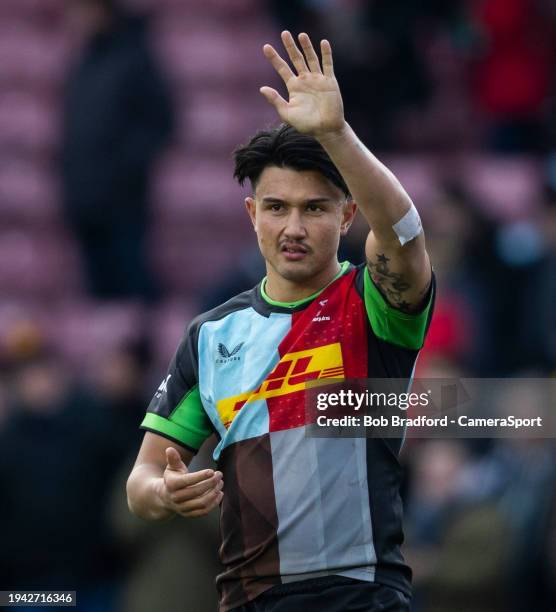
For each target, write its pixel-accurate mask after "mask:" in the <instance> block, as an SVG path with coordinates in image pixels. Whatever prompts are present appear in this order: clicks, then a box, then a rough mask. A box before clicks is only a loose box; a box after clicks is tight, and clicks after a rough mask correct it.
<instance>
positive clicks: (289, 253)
mask: <svg viewBox="0 0 556 612" xmlns="http://www.w3.org/2000/svg"><path fill="white" fill-rule="evenodd" d="M280 252H281V253H282V255H284V257H285V258H286V259H287V260H288V261H300V260H301V259H303V258H304V257H306V256H307V255H308V254H309V249H308V248H307V247H306V246H304V245H302V244H297V243H285V244H282V246H281V247H280Z"/></svg>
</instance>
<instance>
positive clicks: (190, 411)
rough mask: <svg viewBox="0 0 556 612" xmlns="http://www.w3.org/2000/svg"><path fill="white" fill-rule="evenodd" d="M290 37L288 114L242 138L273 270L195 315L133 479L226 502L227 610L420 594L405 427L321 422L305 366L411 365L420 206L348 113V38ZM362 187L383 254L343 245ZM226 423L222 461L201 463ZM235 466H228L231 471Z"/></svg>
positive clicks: (200, 508)
mask: <svg viewBox="0 0 556 612" xmlns="http://www.w3.org/2000/svg"><path fill="white" fill-rule="evenodd" d="M282 41H283V43H284V46H285V48H286V50H287V53H288V56H289V58H290V60H291V62H292V64H293V66H294V68H295V72H294V71H293V70H292V69H291V68H290V66H289V65H288V63H287V62H286V61H285V60H284V59H282V58H281V57H280V55H279V54H278V53H277V52H276V51H275V50H274V48H273V47H272V46H270V45H265V46H264V54H265V56H266V57H267V58H268V60H269V61H270V62H271V64H272V66H273V67H274V68H275V69H276V71H277V72H278V73H279V75H280V76H281V77H282V79H283V80H284V82H285V84H286V87H287V90H288V94H289V101H286V100H284V99H283V98H282V97H281V96H280V95H279V94H278V93H277V92H276V91H275V90H274V89H271V88H270V87H262V88H261V93H262V95H263V96H264V97H265V98H266V100H267V101H268V102H269V103H270V104H272V105H273V106H274V107H275V108H276V111H277V113H278V115H279V116H280V118H281V119H282V121H284V122H285V125H283V126H281V127H279V128H277V129H275V130H270V131H263V132H260V133H259V134H257V135H256V136H255V137H254V138H253V139H252V140H251V142H250V143H249V144H248V145H246V146H245V147H241V148H240V149H238V150H237V151H236V168H235V176H236V177H237V178H238V180H239V181H240V182H243V181H244V180H245V179H246V178H248V179H249V180H250V182H251V184H252V186H253V192H254V193H253V197H248V198H246V200H245V206H246V209H247V212H248V214H249V216H250V218H251V221H252V223H253V227H254V229H255V232H256V234H257V238H258V242H259V247H260V250H261V253H262V255H263V257H264V258H265V261H266V269H267V276H266V278H264V279H263V281H262V282H261V283H260V284H259V285H258V286H257V287H255V288H254V289H252V290H251V291H248V292H246V293H243V294H240V295H239V296H237V297H235V298H233V299H231V300H229V301H228V302H226V303H225V304H223V305H222V306H220V307H218V308H216V309H214V310H212V311H209V312H208V313H205V314H203V315H201V316H200V317H198V318H197V319H195V320H194V321H193V322H192V323H191V325H190V326H189V328H188V331H187V333H186V335H185V337H184V339H183V340H182V342H181V344H180V346H179V348H178V350H177V353H176V356H175V357H174V360H173V361H172V364H171V365H170V370H169V372H168V375H167V377H166V378H165V380H164V381H163V383H162V384H161V386H160V387H159V389H158V391H157V393H156V394H155V397H154V399H153V401H152V403H151V405H150V406H149V408H148V412H147V415H146V417H145V419H144V421H143V424H142V427H143V428H145V429H146V430H147V433H146V434H145V439H144V442H143V445H142V447H141V450H140V452H139V456H138V458H137V462H136V465H135V467H134V469H133V471H132V473H131V475H130V478H129V481H128V500H129V505H130V508H131V510H132V511H133V512H135V513H136V514H137V515H139V516H141V517H143V518H146V519H151V520H159V519H164V518H167V517H170V516H173V515H175V514H179V515H181V516H185V517H195V516H200V515H203V514H206V513H207V512H209V511H210V510H211V509H212V508H214V507H216V506H217V505H219V504H222V507H221V530H222V546H221V549H220V557H221V560H222V562H223V564H224V568H225V569H224V572H223V573H222V574H221V575H220V576H219V577H218V578H217V585H218V589H219V592H220V610H221V612H227V611H229V610H234V611H238V610H239V611H240V612H247V611H254V610H292V611H297V610H301V609H305V610H319V611H321V610H330V611H337V612H340V611H344V610H348V609H349V610H361V611H363V610H364V611H374V610H396V611H398V610H409V597H410V578H411V572H410V570H409V568H408V567H407V566H406V565H405V564H404V562H403V558H402V556H401V553H400V550H399V546H400V544H401V541H402V539H403V536H402V531H401V523H400V521H401V502H400V498H399V490H398V489H399V481H400V468H399V464H398V462H397V457H396V455H397V453H398V451H399V446H400V442H399V441H397V443H395V444H394V443H393V442H394V441H393V440H389V441H386V440H378V439H373V440H371V439H368V440H366V439H347V438H343V439H331V438H314V437H313V438H311V437H307V436H306V435H305V431H306V425H307V423H306V416H305V407H304V384H305V381H307V380H314V379H322V378H335V379H337V378H344V377H345V378H367V377H369V378H371V377H376V378H378V377H382V378H384V377H398V376H399V377H409V376H410V375H411V372H412V370H413V366H414V363H415V359H416V356H417V352H418V350H419V349H420V347H421V346H422V343H423V339H424V335H425V332H426V328H427V325H428V321H429V319H430V314H431V310H432V300H433V292H434V289H433V282H432V275H431V267H430V263H429V259H428V256H427V253H426V251H425V244H424V236H423V232H422V228H421V225H420V222H419V216H418V214H417V212H416V210H415V208H414V206H413V204H412V203H411V200H410V199H409V197H408V195H407V194H406V193H405V191H404V190H403V189H402V187H401V186H400V184H399V183H398V182H397V180H396V179H395V177H394V176H393V175H392V174H391V173H390V172H389V171H388V170H387V169H386V168H385V167H384V166H383V165H382V164H381V163H380V162H379V161H378V160H377V159H376V158H375V157H373V155H371V153H369V151H368V150H367V149H366V148H365V147H364V146H363V145H362V144H361V142H360V141H359V140H358V139H357V137H356V136H355V134H354V133H353V131H352V130H351V128H350V127H349V126H348V124H347V123H346V122H345V120H344V115H343V109H342V98H341V95H340V91H339V87H338V84H337V82H336V79H335V77H334V72H333V67H332V52H331V48H330V45H329V43H328V42H327V41H322V42H321V55H322V63H321V62H320V61H319V58H318V57H317V54H316V52H315V50H314V49H313V47H312V45H311V42H310V40H309V37H308V36H307V35H306V34H300V35H299V43H300V45H301V48H302V49H303V52H302V51H301V50H300V49H299V47H298V46H297V45H296V42H295V41H294V39H293V37H292V36H291V34H290V33H289V32H283V33H282ZM355 202H357V204H358V206H359V208H360V209H361V211H362V212H363V214H364V215H365V217H366V219H367V221H368V222H369V224H370V226H371V227H372V228H373V229H372V232H371V233H370V234H369V236H368V239H367V243H366V256H367V260H368V261H367V265H366V266H365V265H362V266H359V267H357V268H354V267H353V266H351V265H350V264H349V263H348V262H344V263H343V264H342V265H340V263H339V262H338V259H337V248H338V242H339V238H340V235H342V234H345V233H346V232H347V231H348V229H349V226H350V224H351V223H352V221H353V218H354V215H355V212H356V204H355ZM212 432H216V435H217V437H218V438H219V444H218V446H217V447H216V450H215V453H214V457H215V459H216V460H217V461H218V466H219V470H218V471H212V470H202V471H199V472H193V473H190V472H188V470H187V467H186V466H187V464H188V463H189V462H190V461H191V459H192V457H193V455H194V453H195V452H196V450H197V449H198V448H199V447H200V446H201V444H202V442H203V441H204V440H205V439H206V438H207V437H208V436H209V435H210V434H211V433H212ZM224 483H226V484H225V485H224Z"/></svg>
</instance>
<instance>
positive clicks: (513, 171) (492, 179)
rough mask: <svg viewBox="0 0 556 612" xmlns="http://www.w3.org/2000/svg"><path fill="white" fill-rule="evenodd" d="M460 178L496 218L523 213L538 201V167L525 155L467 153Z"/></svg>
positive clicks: (500, 218) (516, 215) (531, 208)
mask: <svg viewBox="0 0 556 612" xmlns="http://www.w3.org/2000/svg"><path fill="white" fill-rule="evenodd" d="M462 180H463V182H464V184H465V185H467V186H468V188H469V190H470V192H471V193H472V194H473V195H474V196H475V197H476V198H477V200H478V202H479V204H481V205H482V206H483V207H484V208H485V210H486V211H487V212H489V213H490V214H491V215H492V216H493V218H495V219H498V220H501V221H503V220H507V219H510V218H516V217H520V216H523V215H526V214H528V213H530V212H531V210H533V209H534V208H536V207H537V206H538V204H539V202H540V196H541V194H540V186H541V185H542V181H541V168H540V167H539V164H538V162H537V161H536V160H535V159H533V158H528V157H517V156H516V157H513V156H512V157H491V156H488V155H477V156H471V157H469V158H468V159H467V160H466V161H465V162H464V163H463V165H462Z"/></svg>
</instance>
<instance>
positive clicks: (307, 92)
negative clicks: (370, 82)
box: [260, 31, 431, 313]
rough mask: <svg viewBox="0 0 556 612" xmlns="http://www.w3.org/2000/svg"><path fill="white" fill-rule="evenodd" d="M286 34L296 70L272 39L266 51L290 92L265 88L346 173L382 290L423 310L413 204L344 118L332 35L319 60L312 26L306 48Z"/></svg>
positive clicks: (303, 40)
mask: <svg viewBox="0 0 556 612" xmlns="http://www.w3.org/2000/svg"><path fill="white" fill-rule="evenodd" d="M282 42H283V44H284V47H285V49H286V52H287V54H288V57H289V59H290V61H291V63H292V65H293V67H294V69H295V72H294V70H292V68H291V67H290V65H289V64H288V63H287V62H286V61H285V60H284V59H283V58H282V57H281V56H280V55H279V54H278V52H277V51H276V50H275V49H274V48H273V47H272V45H265V46H264V47H263V52H264V54H265V56H266V58H267V59H268V60H269V61H270V63H271V64H272V66H273V67H274V68H275V70H276V71H277V72H278V74H279V75H280V77H281V78H282V79H283V81H284V83H285V84H286V88H287V90H288V97H289V99H288V101H286V100H285V99H284V98H282V97H281V96H280V94H279V93H278V92H277V91H276V90H275V89H272V88H271V87H266V86H265V87H261V90H260V91H261V93H262V94H263V96H264V97H265V98H266V100H267V101H268V102H269V103H270V104H272V105H273V106H274V108H275V109H276V111H277V113H278V115H279V116H280V118H281V119H282V121H284V122H286V123H289V124H290V125H291V126H293V127H294V128H295V129H297V130H298V131H299V132H302V133H305V134H310V135H311V136H313V137H314V138H316V139H317V140H318V141H319V142H320V143H321V145H322V146H323V147H324V149H325V150H326V151H327V153H328V155H329V156H330V158H331V159H332V161H333V162H334V164H335V165H336V167H337V168H338V170H339V171H340V173H341V174H342V176H343V178H344V180H345V182H346V184H347V186H348V187H349V189H350V192H351V194H352V197H353V199H354V201H355V202H356V203H357V205H358V206H359V208H360V209H361V212H362V213H363V215H364V217H365V218H366V219H367V221H368V223H369V225H370V227H371V231H370V233H369V236H368V238H367V242H366V245H365V254H366V258H367V265H368V268H369V272H370V275H371V277H372V279H373V281H374V283H375V285H376V286H377V287H378V288H379V290H380V291H381V293H382V295H383V296H384V298H385V299H386V300H387V301H388V303H389V304H390V305H391V306H393V307H394V308H397V309H399V310H401V311H403V312H407V313H411V312H416V311H418V310H419V309H420V308H421V306H422V304H423V301H424V299H425V297H426V295H427V293H428V290H429V287H430V283H431V266H430V262H429V257H428V255H427V252H426V250H425V237H424V234H423V230H422V227H421V222H420V219H419V215H418V213H417V210H416V209H415V206H414V205H413V203H412V201H411V199H410V197H409V196H408V194H407V193H406V192H405V190H404V189H403V187H402V186H401V184H400V183H399V181H398V180H397V179H396V177H395V176H394V175H393V174H392V172H390V170H388V168H386V166H385V165H384V164H382V163H381V162H380V161H379V160H378V159H377V158H376V157H375V156H374V155H373V154H372V153H371V152H370V151H369V150H368V149H367V148H366V147H365V146H364V145H363V143H362V142H361V141H360V140H359V138H358V137H357V135H356V134H355V132H354V131H353V130H352V129H351V127H350V126H349V125H348V124H347V122H346V121H345V118H344V110H343V103H342V96H341V93H340V88H339V86H338V82H337V80H336V77H335V75H334V68H333V63H332V49H331V47H330V43H329V42H328V41H327V40H323V41H321V44H320V51H321V60H319V57H318V55H317V53H316V52H315V50H314V48H313V45H312V44H311V41H310V39H309V37H308V36H307V34H300V35H299V43H300V47H301V48H300V47H298V45H297V44H296V42H295V40H294V39H293V37H292V35H291V34H290V33H289V32H287V31H285V32H282ZM378 95H379V94H378Z"/></svg>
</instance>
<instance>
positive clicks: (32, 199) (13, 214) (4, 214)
mask: <svg viewBox="0 0 556 612" xmlns="http://www.w3.org/2000/svg"><path fill="white" fill-rule="evenodd" d="M57 222H61V218H60V209H59V190H58V185H57V183H56V179H55V177H54V176H53V175H52V174H51V173H49V172H48V170H47V168H45V167H43V166H41V165H38V164H36V163H35V164H34V163H31V162H28V161H27V162H26V161H23V160H18V159H13V160H10V159H9V158H8V159H5V160H4V163H2V164H1V165H0V223H1V224H2V225H3V226H5V225H6V224H7V223H19V224H22V225H25V226H26V227H32V226H34V227H37V226H44V225H45V224H46V225H51V224H53V223H57Z"/></svg>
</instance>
